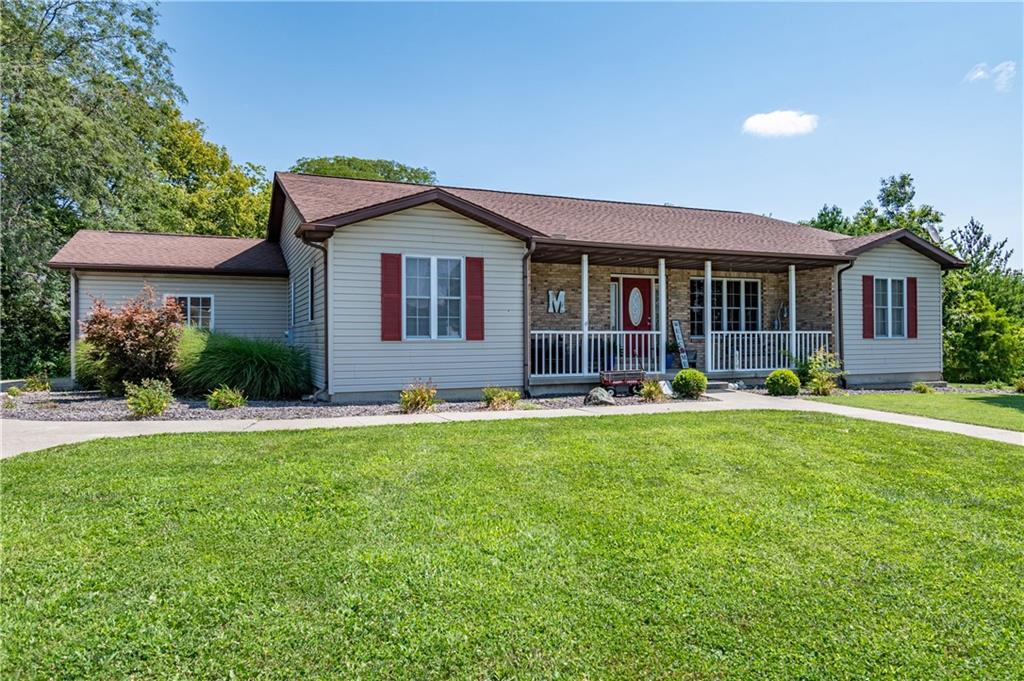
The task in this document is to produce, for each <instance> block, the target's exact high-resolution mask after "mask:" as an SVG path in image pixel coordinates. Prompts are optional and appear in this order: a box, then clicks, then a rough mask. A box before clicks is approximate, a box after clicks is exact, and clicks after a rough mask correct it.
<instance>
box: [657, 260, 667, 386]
mask: <svg viewBox="0 0 1024 681" xmlns="http://www.w3.org/2000/svg"><path fill="white" fill-rule="evenodd" d="M658 333H659V337H660V338H661V342H660V343H658V352H659V354H660V355H661V359H659V360H658V366H660V367H661V373H663V374H664V373H665V371H666V370H667V369H668V366H666V365H665V360H666V356H667V355H668V287H667V285H666V283H665V258H658Z"/></svg>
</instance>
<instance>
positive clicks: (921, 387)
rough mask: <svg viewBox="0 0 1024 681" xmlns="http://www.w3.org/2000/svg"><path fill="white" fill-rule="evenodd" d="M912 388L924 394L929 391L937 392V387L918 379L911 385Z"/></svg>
mask: <svg viewBox="0 0 1024 681" xmlns="http://www.w3.org/2000/svg"><path fill="white" fill-rule="evenodd" d="M910 389H911V390H913V391H914V392H915V393H921V394H922V395H927V394H929V393H933V392H935V388H933V387H931V386H930V385H928V384H927V383H925V382H923V381H918V382H917V383H915V384H914V385H912V386H910Z"/></svg>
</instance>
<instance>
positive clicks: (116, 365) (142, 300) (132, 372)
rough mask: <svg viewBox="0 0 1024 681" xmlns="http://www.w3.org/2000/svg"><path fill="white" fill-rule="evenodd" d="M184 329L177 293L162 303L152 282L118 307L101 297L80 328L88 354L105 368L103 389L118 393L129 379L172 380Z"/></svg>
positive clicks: (103, 369)
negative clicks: (110, 304) (109, 304)
mask: <svg viewBox="0 0 1024 681" xmlns="http://www.w3.org/2000/svg"><path fill="white" fill-rule="evenodd" d="M181 330H182V317H181V308H180V307H178V304H177V303H176V302H175V301H174V299H173V298H168V299H167V300H166V301H164V303H163V304H162V305H158V304H157V297H156V292H155V291H154V290H153V287H151V286H149V285H146V286H145V287H144V288H143V289H142V293H140V294H139V295H138V296H136V297H135V298H133V299H131V300H129V301H128V302H126V303H125V304H124V305H122V306H121V307H120V308H119V309H117V310H114V309H112V308H109V307H107V305H106V303H104V302H103V301H102V300H97V301H96V302H95V303H94V304H93V307H92V312H91V313H90V315H89V318H88V319H87V320H86V321H85V322H83V323H82V331H83V332H84V334H85V340H86V341H88V343H89V347H88V356H89V358H90V359H91V360H93V361H94V362H96V363H97V364H98V366H100V367H102V369H101V375H100V377H99V386H100V388H102V389H103V390H104V391H105V392H108V393H116V392H120V391H122V390H123V386H124V385H125V384H126V383H134V384H138V383H139V382H140V381H142V380H144V379H147V378H151V379H157V380H166V379H169V378H170V377H171V374H172V368H173V365H174V354H175V351H176V349H177V347H178V339H179V338H180V337H181Z"/></svg>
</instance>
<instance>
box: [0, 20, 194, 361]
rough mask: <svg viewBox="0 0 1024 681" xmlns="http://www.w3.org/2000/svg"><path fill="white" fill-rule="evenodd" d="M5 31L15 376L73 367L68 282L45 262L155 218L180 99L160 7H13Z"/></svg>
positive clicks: (6, 259) (2, 315)
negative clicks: (62, 250)
mask: <svg viewBox="0 0 1024 681" xmlns="http://www.w3.org/2000/svg"><path fill="white" fill-rule="evenodd" d="M0 24H2V25H0V42H2V45H3V49H2V50H0V71H2V72H3V77H4V84H3V89H2V93H0V155H2V158H3V168H2V172H0V193H2V195H3V202H2V204H0V228H2V231H3V235H2V239H0V261H2V264H0V296H2V298H3V302H2V306H0V325H2V332H0V353H2V355H3V360H4V363H3V375H5V376H12V375H24V374H25V373H26V372H28V371H30V370H32V369H33V368H37V367H39V366H40V365H47V364H49V365H58V366H57V367H56V368H57V370H60V369H61V368H63V367H61V366H60V365H61V364H62V363H64V362H66V352H67V349H66V345H65V343H66V338H67V276H66V275H61V274H60V273H55V272H52V271H50V270H49V269H48V268H47V267H46V265H45V263H46V260H47V259H48V258H49V257H50V256H52V255H53V253H54V252H55V251H56V250H57V248H58V247H59V246H60V245H62V244H63V243H64V242H65V241H66V240H67V239H68V238H69V237H70V236H71V235H72V234H73V233H74V232H75V231H77V230H78V229H81V228H89V227H97V228H104V229H126V228H127V229H130V228H133V227H135V226H136V225H138V224H140V223H143V222H145V221H146V220H147V219H148V216H145V215H139V214H138V211H139V209H140V207H144V206H147V205H149V203H148V201H147V199H146V197H147V196H150V195H151V194H152V192H153V188H154V180H153V176H152V172H151V168H152V157H153V156H152V155H153V151H154V149H156V147H157V145H158V141H159V138H160V135H161V130H162V128H163V125H164V124H165V122H166V121H167V120H168V119H169V118H170V117H171V116H172V114H173V109H172V108H171V107H170V106H168V105H167V103H168V102H173V101H176V100H178V99H180V98H181V97H182V94H181V91H180V90H179V89H178V87H177V86H176V85H175V84H174V81H173V79H172V77H171V64H170V59H169V49H168V47H167V45H166V44H165V43H163V42H162V41H160V40H158V39H157V38H156V37H155V36H154V32H153V29H154V26H155V24H156V12H155V11H154V9H153V8H152V7H151V6H148V5H136V4H128V3H123V2H119V1H117V0H97V1H95V2H89V3H82V2H71V1H65V0H50V1H49V2H42V1H40V0H9V1H8V2H4V3H2V5H0ZM33 365H35V367H34V366H33ZM51 368H54V367H51Z"/></svg>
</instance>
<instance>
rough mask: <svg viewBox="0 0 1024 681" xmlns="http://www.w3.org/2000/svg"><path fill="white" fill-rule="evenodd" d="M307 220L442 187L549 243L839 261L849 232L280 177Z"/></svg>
mask: <svg viewBox="0 0 1024 681" xmlns="http://www.w3.org/2000/svg"><path fill="white" fill-rule="evenodd" d="M277 180H278V181H279V182H280V184H281V186H282V187H283V189H284V190H285V192H286V193H287V195H288V196H289V197H290V198H291V199H292V202H293V203H294V204H295V207H296V208H297V209H298V211H299V213H300V215H301V216H302V218H303V220H304V221H305V222H307V223H313V222H321V221H326V220H329V219H330V218H336V217H339V216H343V215H345V214H347V213H351V212H354V211H357V210H362V209H366V208H368V207H370V206H374V205H379V204H383V203H386V202H388V201H394V200H396V199H403V198H406V197H411V196H414V195H416V194H421V193H425V192H427V191H430V190H432V189H438V190H441V191H443V192H446V193H448V194H450V195H453V196H455V197H458V198H460V199H463V200H465V201H469V202H471V203H473V204H475V205H477V206H479V207H481V208H484V209H486V210H488V211H491V212H493V213H497V214H498V215H500V216H502V217H504V218H507V219H508V220H512V221H514V222H515V223H518V224H519V225H522V226H523V227H525V228H527V229H529V230H531V231H533V232H536V233H538V234H539V235H541V236H546V237H559V238H565V239H566V240H568V241H580V242H593V243H606V244H617V245H622V246H645V247H664V248H673V249H690V250H708V251H736V252H746V253H766V254H774V253H778V254H800V255H807V256H818V257H824V258H837V256H841V255H842V253H840V252H838V251H837V249H836V248H835V247H834V245H833V243H834V242H836V241H838V240H842V239H843V238H844V237H843V235H841V234H835V233H833V232H827V231H824V230H819V229H813V228H810V227H805V226H803V225H798V224H795V223H792V222H786V221H784V220H776V219H774V218H770V217H765V216H763V215H754V214H752V213H739V212H734V211H723V210H706V209H700V208H683V207H678V206H662V205H654V204H643V203H626V202H619V201H601V200H594V199H578V198H570V197H562V196H546V195H540V194H520V193H515V192H502V191H491V190H486V189H467V188H464V187H448V186H438V187H436V188H434V187H431V186H425V185H413V184H402V183H395V182H380V181H375V180H354V179H347V178H337V177H323V176H317V175H304V174H299V173H278V174H277Z"/></svg>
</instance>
